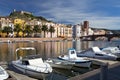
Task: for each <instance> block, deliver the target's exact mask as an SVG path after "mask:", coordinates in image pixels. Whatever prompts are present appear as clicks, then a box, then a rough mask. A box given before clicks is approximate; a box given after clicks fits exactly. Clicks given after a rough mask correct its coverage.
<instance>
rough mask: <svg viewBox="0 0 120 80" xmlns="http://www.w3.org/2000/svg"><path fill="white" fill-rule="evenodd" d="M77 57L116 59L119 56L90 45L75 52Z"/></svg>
mask: <svg viewBox="0 0 120 80" xmlns="http://www.w3.org/2000/svg"><path fill="white" fill-rule="evenodd" d="M77 56H79V57H81V56H82V57H90V58H98V59H108V60H118V59H119V58H118V57H117V56H116V55H114V54H111V53H106V52H103V51H101V50H100V49H99V47H91V48H89V49H87V50H84V51H81V52H78V53H77Z"/></svg>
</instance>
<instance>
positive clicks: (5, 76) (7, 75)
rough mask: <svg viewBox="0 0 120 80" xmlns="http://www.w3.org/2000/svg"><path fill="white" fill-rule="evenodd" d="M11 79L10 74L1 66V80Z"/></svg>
mask: <svg viewBox="0 0 120 80" xmlns="http://www.w3.org/2000/svg"><path fill="white" fill-rule="evenodd" d="M8 77H9V74H8V73H7V71H5V69H4V68H3V67H2V66H0V80H5V79H7V78H8Z"/></svg>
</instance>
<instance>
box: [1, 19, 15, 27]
mask: <svg viewBox="0 0 120 80" xmlns="http://www.w3.org/2000/svg"><path fill="white" fill-rule="evenodd" d="M5 26H9V27H13V26H14V25H13V24H12V21H11V20H10V18H8V17H0V27H1V28H2V29H3V28H4V27H5Z"/></svg>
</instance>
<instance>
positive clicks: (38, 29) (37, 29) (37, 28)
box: [33, 25, 41, 34]
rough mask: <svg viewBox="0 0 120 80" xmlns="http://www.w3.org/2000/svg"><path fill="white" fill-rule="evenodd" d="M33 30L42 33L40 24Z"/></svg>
mask: <svg viewBox="0 0 120 80" xmlns="http://www.w3.org/2000/svg"><path fill="white" fill-rule="evenodd" d="M33 32H34V33H35V34H37V33H41V28H40V26H39V25H35V26H34V28H33Z"/></svg>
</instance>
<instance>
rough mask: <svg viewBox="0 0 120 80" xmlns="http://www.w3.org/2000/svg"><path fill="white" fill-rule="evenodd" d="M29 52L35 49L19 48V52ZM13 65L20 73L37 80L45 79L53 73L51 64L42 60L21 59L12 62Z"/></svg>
mask: <svg viewBox="0 0 120 80" xmlns="http://www.w3.org/2000/svg"><path fill="white" fill-rule="evenodd" d="M20 49H22V50H24V49H25V50H29V49H32V50H33V49H34V48H19V49H17V50H16V51H18V50H20ZM12 65H13V66H14V67H15V68H16V69H17V70H19V71H21V72H23V73H24V74H26V75H29V76H31V77H33V78H36V79H44V78H45V77H46V76H47V75H48V74H50V73H52V67H51V66H50V64H48V63H46V62H43V60H42V58H28V57H27V58H20V59H18V60H16V61H12Z"/></svg>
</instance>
